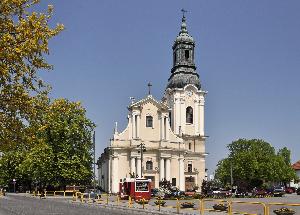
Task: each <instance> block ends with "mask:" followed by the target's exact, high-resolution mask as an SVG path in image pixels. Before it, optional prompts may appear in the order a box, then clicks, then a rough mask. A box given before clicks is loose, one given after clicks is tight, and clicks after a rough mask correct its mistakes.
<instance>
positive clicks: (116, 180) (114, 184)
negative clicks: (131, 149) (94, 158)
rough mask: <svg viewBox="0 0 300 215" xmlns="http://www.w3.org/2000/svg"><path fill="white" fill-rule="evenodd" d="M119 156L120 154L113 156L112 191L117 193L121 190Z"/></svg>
mask: <svg viewBox="0 0 300 215" xmlns="http://www.w3.org/2000/svg"><path fill="white" fill-rule="evenodd" d="M118 168H119V158H118V156H115V155H113V156H112V171H111V180H112V187H111V192H112V193H117V192H119V169H118Z"/></svg>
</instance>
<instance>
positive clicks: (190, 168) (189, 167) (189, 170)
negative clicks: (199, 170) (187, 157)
mask: <svg viewBox="0 0 300 215" xmlns="http://www.w3.org/2000/svg"><path fill="white" fill-rule="evenodd" d="M188 172H193V165H192V164H191V163H189V164H188Z"/></svg>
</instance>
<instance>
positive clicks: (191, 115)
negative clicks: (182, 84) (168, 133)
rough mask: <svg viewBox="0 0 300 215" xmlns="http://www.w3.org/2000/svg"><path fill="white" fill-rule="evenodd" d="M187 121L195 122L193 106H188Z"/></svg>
mask: <svg viewBox="0 0 300 215" xmlns="http://www.w3.org/2000/svg"><path fill="white" fill-rule="evenodd" d="M186 123H190V124H193V108H192V107H191V106H189V107H187V108H186Z"/></svg>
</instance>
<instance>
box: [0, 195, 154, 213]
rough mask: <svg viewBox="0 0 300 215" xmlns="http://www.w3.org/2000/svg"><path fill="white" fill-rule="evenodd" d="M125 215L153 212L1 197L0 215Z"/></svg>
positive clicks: (59, 201)
mask: <svg viewBox="0 0 300 215" xmlns="http://www.w3.org/2000/svg"><path fill="white" fill-rule="evenodd" d="M69 214H71V215H96V214H97V215H99V214H101V215H119V214H120V215H125V214H133V215H134V214H139V215H144V214H145V215H146V214H149V215H150V214H152V213H151V212H141V211H128V209H126V208H124V209H120V208H119V209H117V208H115V207H104V206H99V205H97V206H94V205H88V204H79V203H70V201H67V200H65V199H61V198H60V199H39V198H36V197H30V196H24V195H14V194H7V195H6V196H5V197H0V215H69Z"/></svg>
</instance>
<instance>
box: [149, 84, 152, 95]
mask: <svg viewBox="0 0 300 215" xmlns="http://www.w3.org/2000/svg"><path fill="white" fill-rule="evenodd" d="M151 87H152V84H151V82H149V83H148V95H151Z"/></svg>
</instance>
